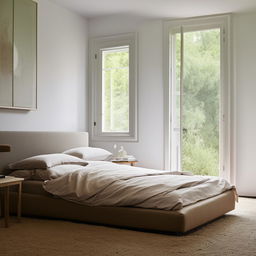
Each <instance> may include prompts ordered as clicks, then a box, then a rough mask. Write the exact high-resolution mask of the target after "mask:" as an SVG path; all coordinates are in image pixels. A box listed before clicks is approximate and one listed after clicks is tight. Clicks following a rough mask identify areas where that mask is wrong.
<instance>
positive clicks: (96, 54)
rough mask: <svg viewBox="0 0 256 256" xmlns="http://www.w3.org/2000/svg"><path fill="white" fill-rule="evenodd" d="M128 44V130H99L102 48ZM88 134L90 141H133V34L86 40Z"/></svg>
mask: <svg viewBox="0 0 256 256" xmlns="http://www.w3.org/2000/svg"><path fill="white" fill-rule="evenodd" d="M122 46H129V132H127V133H126V132H102V50H104V49H111V48H115V47H122ZM89 47H90V65H89V70H90V71H89V73H90V78H89V80H90V82H89V83H90V86H89V88H90V92H89V94H90V96H91V97H90V98H91V99H90V136H91V140H93V141H137V140H138V139H137V123H138V122H137V34H136V33H129V34H121V35H114V36H106V37H99V38H93V39H91V40H90V45H89Z"/></svg>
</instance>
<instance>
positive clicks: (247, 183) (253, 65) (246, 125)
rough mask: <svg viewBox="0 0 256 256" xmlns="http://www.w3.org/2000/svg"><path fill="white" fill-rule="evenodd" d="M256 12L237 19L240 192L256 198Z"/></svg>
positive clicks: (238, 180) (235, 41)
mask: <svg viewBox="0 0 256 256" xmlns="http://www.w3.org/2000/svg"><path fill="white" fill-rule="evenodd" d="M255 25H256V12H254V13H247V14H239V15H235V17H234V44H235V46H234V50H235V66H236V68H235V74H236V80H237V82H236V86H237V93H236V94H237V97H236V126H237V137H236V138H237V154H236V165H237V174H236V180H237V188H238V192H239V194H240V195H248V196H256V118H255V110H256V82H255V81H256V79H255V78H256V29H255Z"/></svg>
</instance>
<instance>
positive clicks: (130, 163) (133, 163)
mask: <svg viewBox="0 0 256 256" xmlns="http://www.w3.org/2000/svg"><path fill="white" fill-rule="evenodd" d="M112 163H116V164H129V165H130V166H135V164H136V163H138V161H137V160H133V161H118V160H112Z"/></svg>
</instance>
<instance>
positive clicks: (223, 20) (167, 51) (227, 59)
mask: <svg viewBox="0 0 256 256" xmlns="http://www.w3.org/2000/svg"><path fill="white" fill-rule="evenodd" d="M231 18H232V17H231V14H224V15H214V16H204V17H196V18H188V19H175V20H166V21H164V22H163V54H164V55H163V69H164V78H163V79H164V168H165V169H170V168H171V161H172V160H171V140H172V138H171V126H172V116H171V106H172V101H171V100H172V87H171V86H172V51H171V49H172V48H171V45H170V39H169V37H170V31H173V30H175V29H176V28H179V27H181V26H182V27H186V31H187V29H188V28H189V27H198V28H199V29H200V27H202V28H205V27H215V26H219V27H220V28H221V37H222V54H221V55H222V60H221V64H222V68H221V72H222V75H221V77H222V81H221V85H222V86H221V104H222V107H223V110H222V113H221V121H222V124H221V126H222V127H223V131H222V134H223V138H222V146H221V147H220V150H221V152H220V157H222V163H223V164H222V166H221V168H220V176H221V177H224V178H226V179H227V180H229V181H231V182H232V183H235V160H234V157H233V156H234V153H235V139H234V138H235V125H234V120H235V119H234V118H232V117H233V116H234V111H233V109H234V108H233V104H234V102H233V99H232V98H231V95H234V88H233V87H232V80H231V78H232V76H231V74H232V69H231V49H232V48H231V46H232V45H231ZM231 124H232V129H231ZM231 145H232V150H231Z"/></svg>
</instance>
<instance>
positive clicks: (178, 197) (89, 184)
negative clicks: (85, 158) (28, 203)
mask: <svg viewBox="0 0 256 256" xmlns="http://www.w3.org/2000/svg"><path fill="white" fill-rule="evenodd" d="M88 163H89V164H88V165H87V166H85V167H83V168H81V167H78V168H77V169H78V170H76V169H75V168H74V169H73V170H71V171H70V172H68V173H65V175H63V176H60V177H58V178H55V179H51V180H48V181H45V182H44V185H43V187H44V189H45V190H46V191H47V192H49V193H51V194H53V195H56V196H59V197H61V198H63V199H66V200H69V201H73V202H76V203H79V204H84V205H89V206H133V207H142V208H153V209H163V210H179V209H181V208H182V207H184V206H186V205H189V204H192V203H195V202H198V201H200V200H203V199H207V198H210V197H213V196H216V195H218V194H221V193H223V192H224V191H227V190H229V189H232V186H231V185H230V184H229V183H228V182H227V181H226V180H225V179H222V178H219V177H209V176H187V175H173V173H171V172H167V171H160V170H153V169H146V168H139V167H131V166H126V165H118V164H114V163H111V162H103V161H90V162H88Z"/></svg>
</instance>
